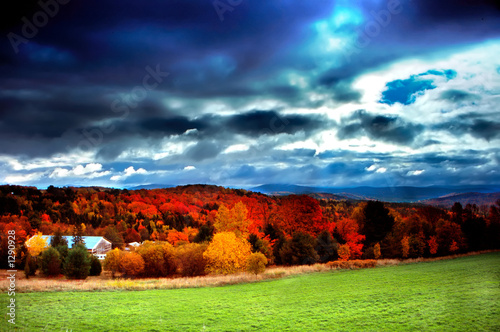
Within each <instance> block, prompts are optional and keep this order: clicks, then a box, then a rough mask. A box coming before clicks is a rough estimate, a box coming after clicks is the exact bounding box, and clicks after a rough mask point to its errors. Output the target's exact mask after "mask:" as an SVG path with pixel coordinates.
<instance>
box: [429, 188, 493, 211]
mask: <svg viewBox="0 0 500 332" xmlns="http://www.w3.org/2000/svg"><path fill="white" fill-rule="evenodd" d="M498 200H500V192H497V193H477V192H469V193H462V194H450V195H446V196H442V197H438V198H433V199H426V200H422V201H420V203H423V204H427V205H433V206H439V207H444V208H450V207H452V206H453V204H455V202H459V203H460V204H462V206H465V205H467V204H471V205H472V204H476V205H477V206H482V205H493V204H495V202H497V201H498Z"/></svg>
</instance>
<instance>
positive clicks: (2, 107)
mask: <svg viewBox="0 0 500 332" xmlns="http://www.w3.org/2000/svg"><path fill="white" fill-rule="evenodd" d="M495 4H496V1H486V0H484V1H483V0H477V1H472V0H440V1H435V0H432V1H431V0H428V1H427V0H413V1H411V0H364V1H361V0H330V1H328V0H321V1H320V0H318V1H291V0H276V1H269V0H267V1H259V0H254V1H250V0H196V1H195V0H191V1H189V0H182V1H181V0H151V1H142V2H138V1H130V0H122V1H111V0H100V1H95V0H89V1H75V0H45V1H44V0H42V1H40V2H39V1H25V2H20V4H16V5H13V6H14V7H10V9H8V10H7V11H4V12H3V13H2V15H3V16H5V17H2V20H1V22H2V23H1V27H0V34H1V35H2V36H1V42H0V184H18V185H32V186H37V187H40V188H44V187H47V186H49V185H54V186H68V185H75V186H106V187H117V188H125V187H133V186H137V185H146V184H165V185H179V184H195V183H207V184H217V185H223V186H231V187H244V188H249V187H252V186H257V185H260V184H267V183H286V184H297V185H309V186H325V187H353V186H359V185H369V186H383V187H385V186H430V185H487V184H495V185H498V184H500V167H499V164H500V116H499V115H500V109H499V105H500V7H499V6H498V5H495Z"/></svg>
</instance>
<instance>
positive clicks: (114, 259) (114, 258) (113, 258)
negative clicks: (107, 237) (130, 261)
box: [104, 248, 123, 278]
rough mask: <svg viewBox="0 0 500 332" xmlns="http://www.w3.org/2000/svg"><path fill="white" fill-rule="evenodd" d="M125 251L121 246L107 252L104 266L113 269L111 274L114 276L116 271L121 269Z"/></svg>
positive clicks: (109, 269)
mask: <svg viewBox="0 0 500 332" xmlns="http://www.w3.org/2000/svg"><path fill="white" fill-rule="evenodd" d="M122 255H123V251H121V250H120V249H119V248H115V249H113V250H111V251H110V252H108V253H107V254H106V258H105V259H104V268H105V269H106V270H108V271H111V276H112V277H113V278H114V277H115V273H116V272H118V271H120V261H121V256H122Z"/></svg>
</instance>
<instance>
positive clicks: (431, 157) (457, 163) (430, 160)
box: [409, 150, 490, 167]
mask: <svg viewBox="0 0 500 332" xmlns="http://www.w3.org/2000/svg"><path fill="white" fill-rule="evenodd" d="M479 154H481V153H480V152H479V151H473V150H469V151H463V152H462V155H461V156H453V155H445V154H441V153H426V154H419V155H415V156H413V157H411V158H409V159H410V160H411V161H413V162H415V163H422V164H426V165H431V166H434V167H437V166H438V165H441V166H442V165H447V166H453V167H465V166H474V165H483V164H486V163H488V162H489V161H490V160H489V159H488V158H482V157H478V155H479Z"/></svg>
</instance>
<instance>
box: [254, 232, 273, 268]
mask: <svg viewBox="0 0 500 332" xmlns="http://www.w3.org/2000/svg"><path fill="white" fill-rule="evenodd" d="M247 241H248V243H250V245H251V246H252V252H260V253H262V254H263V255H264V256H266V259H267V261H268V263H269V264H273V262H274V255H273V247H272V246H271V243H270V242H269V240H268V239H267V238H263V239H261V238H259V237H258V236H257V235H255V234H250V235H249V236H248V239H247Z"/></svg>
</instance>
